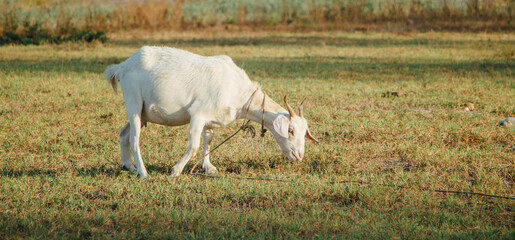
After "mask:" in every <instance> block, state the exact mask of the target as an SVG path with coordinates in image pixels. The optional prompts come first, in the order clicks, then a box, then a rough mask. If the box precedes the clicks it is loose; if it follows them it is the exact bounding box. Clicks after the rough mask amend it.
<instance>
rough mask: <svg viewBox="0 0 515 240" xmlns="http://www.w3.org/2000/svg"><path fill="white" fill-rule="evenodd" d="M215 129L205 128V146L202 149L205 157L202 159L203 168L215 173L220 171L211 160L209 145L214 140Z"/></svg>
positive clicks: (207, 171)
mask: <svg viewBox="0 0 515 240" xmlns="http://www.w3.org/2000/svg"><path fill="white" fill-rule="evenodd" d="M213 133H214V132H213V129H204V148H203V150H202V156H204V158H203V159H202V164H201V165H202V168H203V169H204V171H206V173H208V174H215V173H217V172H218V170H217V169H216V167H215V166H213V164H211V162H210V161H209V154H208V153H209V148H210V147H209V145H210V144H211V141H212V140H213Z"/></svg>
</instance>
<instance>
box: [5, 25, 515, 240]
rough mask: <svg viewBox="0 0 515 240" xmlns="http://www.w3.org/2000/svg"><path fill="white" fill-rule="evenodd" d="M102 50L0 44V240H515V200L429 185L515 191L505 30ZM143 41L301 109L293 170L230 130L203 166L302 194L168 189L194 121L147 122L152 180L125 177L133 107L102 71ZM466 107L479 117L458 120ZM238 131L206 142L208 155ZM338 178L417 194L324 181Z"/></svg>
mask: <svg viewBox="0 0 515 240" xmlns="http://www.w3.org/2000/svg"><path fill="white" fill-rule="evenodd" d="M141 36H145V38H142V37H141ZM110 39H112V41H111V42H110V43H106V44H99V43H91V44H78V43H67V44H62V45H41V46H3V47H0V103H1V104H0V129H1V131H0V157H1V159H2V161H0V238H2V239H11V238H13V239H17V238H43V239H46V238H146V239H153V238H182V239H194V238H230V239H232V238H258V239H269V238H294V239H295V238H302V239H303V238H309V239H326V238H358V239H377V238H384V239H391V238H446V239H447V238H455V239H470V238H473V239H474V238H475V239H491V238H497V239H503V238H504V239H513V238H514V236H515V230H514V226H515V222H514V220H513V219H514V217H515V214H514V210H513V207H514V201H513V200H508V199H497V198H486V197H480V196H472V195H453V194H442V193H435V192H431V191H427V190H424V189H426V188H429V189H448V190H457V191H473V192H481V193H487V194H496V195H503V196H510V197H514V190H513V187H514V182H515V180H514V174H515V171H514V169H515V166H514V165H515V163H514V159H515V137H514V128H513V127H512V128H502V127H496V126H495V124H496V123H497V122H499V121H500V120H502V119H504V118H506V117H508V116H515V108H514V106H515V98H514V97H513V96H514V95H515V80H514V79H515V67H514V63H515V60H514V51H515V36H514V35H513V34H486V33H482V34H465V33H462V34H456V33H426V34H412V35H395V34H385V33H368V34H365V33H341V32H330V33H299V34H287V33H267V32H259V33H251V32H238V33H200V32H189V33H179V32H173V33H154V34H151V33H142V32H126V33H118V34H113V35H112V36H111V35H110ZM144 44H156V45H164V46H174V47H178V48H183V49H186V50H190V51H193V52H195V53H199V54H203V55H215V54H227V55H229V56H231V57H233V59H234V60H235V62H236V63H237V64H238V65H240V66H242V67H243V68H244V69H245V70H246V71H247V73H248V75H249V76H250V78H251V79H253V80H254V81H257V82H259V83H260V84H261V85H262V86H263V88H264V89H265V90H266V92H267V93H268V94H269V95H270V96H271V97H272V98H273V99H275V100H277V101H278V100H279V99H281V97H282V96H283V95H284V94H288V95H289V100H290V103H294V102H295V103H297V102H300V100H302V99H303V98H304V97H306V98H307V99H308V102H307V103H306V106H305V115H306V116H307V119H308V121H309V124H310V129H311V132H312V133H313V134H314V135H315V136H317V137H318V138H319V140H321V144H319V145H316V144H313V143H312V142H309V141H308V142H307V144H306V157H305V160H304V161H303V162H300V163H291V162H289V161H288V160H286V159H285V158H284V157H283V155H282V153H281V151H280V150H279V148H278V147H277V145H276V143H275V142H274V140H273V138H272V137H271V136H270V134H267V136H266V137H265V139H264V140H261V139H259V138H256V139H251V138H245V137H244V136H243V135H238V136H237V137H236V138H235V139H234V140H232V141H230V142H229V143H228V144H227V145H225V146H223V147H221V149H220V150H219V151H217V152H216V153H214V154H213V156H212V161H213V164H214V165H215V166H216V167H218V169H219V170H220V173H219V174H218V176H228V177H267V178H276V179H287V180H293V181H294V182H273V181H255V180H236V179H215V178H205V177H202V176H192V175H187V174H183V175H182V176H181V177H179V178H177V179H171V178H169V177H168V176H169V174H170V170H171V167H172V166H173V165H174V164H175V163H176V161H177V160H178V159H179V158H180V157H181V156H182V154H183V153H184V152H185V150H186V141H187V126H183V127H176V128H167V127H162V126H158V125H155V124H149V126H148V128H144V130H143V133H142V139H141V144H142V155H143V159H144V162H145V164H146V166H147V168H148V171H149V174H150V179H149V180H147V181H141V180H139V178H138V177H137V176H136V175H135V174H133V173H129V172H126V171H122V170H121V167H120V163H119V147H118V132H119V130H120V128H121V127H122V126H123V124H124V123H125V122H126V116H125V110H124V106H123V100H122V97H121V94H119V93H118V94H114V93H113V91H112V89H111V88H110V86H109V85H108V84H107V82H106V81H105V80H104V77H103V71H104V69H105V68H106V67H107V66H108V65H109V64H113V63H118V62H121V61H123V60H125V59H126V58H127V57H129V56H130V55H131V54H132V52H134V51H135V50H137V49H138V48H140V47H141V46H142V45H144ZM387 91H403V92H405V93H406V94H405V95H403V96H400V97H395V96H388V95H385V94H384V93H386V92H387ZM467 102H471V103H473V104H474V105H475V110H474V111H472V112H465V111H464V107H463V106H462V105H463V104H464V103H467ZM238 126H239V122H238V123H233V124H232V125H230V126H228V127H226V128H222V129H219V130H218V131H216V138H215V139H214V143H215V144H216V143H218V142H220V141H221V140H223V139H224V138H225V137H227V136H228V135H230V134H231V133H232V132H233V131H235V130H236V129H237V127H238ZM255 126H256V127H258V125H257V124H255ZM197 157H198V156H197ZM196 161H198V159H195V160H192V162H190V164H189V166H188V167H187V168H186V169H185V173H186V172H188V171H189V170H190V169H191V166H192V165H193V163H194V162H196ZM341 180H359V181H370V182H374V183H380V184H397V185H405V186H410V187H411V188H409V189H403V188H395V187H386V186H381V185H377V184H376V185H361V184H357V183H347V184H345V183H342V184H334V183H330V182H331V181H341Z"/></svg>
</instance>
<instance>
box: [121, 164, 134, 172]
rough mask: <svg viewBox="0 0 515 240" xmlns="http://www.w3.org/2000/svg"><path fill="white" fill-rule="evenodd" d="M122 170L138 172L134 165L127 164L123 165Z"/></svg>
mask: <svg viewBox="0 0 515 240" xmlns="http://www.w3.org/2000/svg"><path fill="white" fill-rule="evenodd" d="M122 170H125V171H129V172H136V171H137V170H136V168H135V167H134V166H128V167H127V166H125V165H122Z"/></svg>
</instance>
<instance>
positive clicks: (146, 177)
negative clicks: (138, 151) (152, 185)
mask: <svg viewBox="0 0 515 240" xmlns="http://www.w3.org/2000/svg"><path fill="white" fill-rule="evenodd" d="M138 176H139V179H141V180H145V179H148V174H147V173H143V174H140V173H138Z"/></svg>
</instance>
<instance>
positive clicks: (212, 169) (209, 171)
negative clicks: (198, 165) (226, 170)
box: [204, 166, 218, 174]
mask: <svg viewBox="0 0 515 240" xmlns="http://www.w3.org/2000/svg"><path fill="white" fill-rule="evenodd" d="M204 171H205V172H206V173H207V174H216V173H218V169H216V167H213V166H211V167H206V168H204Z"/></svg>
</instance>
